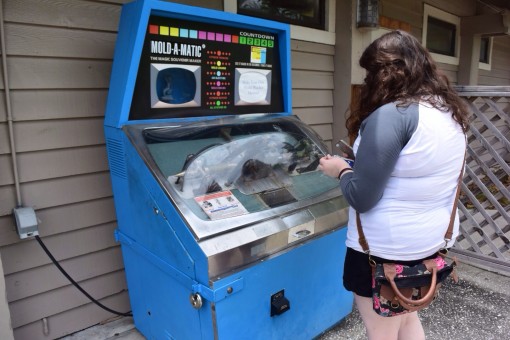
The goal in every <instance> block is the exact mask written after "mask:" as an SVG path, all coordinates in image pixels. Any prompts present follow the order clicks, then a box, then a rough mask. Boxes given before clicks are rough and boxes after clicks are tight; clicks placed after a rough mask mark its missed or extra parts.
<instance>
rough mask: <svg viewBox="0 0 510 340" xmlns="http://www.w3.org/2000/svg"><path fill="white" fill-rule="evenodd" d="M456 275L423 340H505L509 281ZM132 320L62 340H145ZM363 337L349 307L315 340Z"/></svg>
mask: <svg viewBox="0 0 510 340" xmlns="http://www.w3.org/2000/svg"><path fill="white" fill-rule="evenodd" d="M457 271H458V274H459V282H458V283H457V284H455V283H453V282H452V281H451V280H448V281H447V282H446V283H445V284H443V287H442V288H441V293H440V296H439V297H438V298H437V299H436V301H434V303H433V304H432V305H431V306H430V307H428V308H427V309H425V310H423V311H421V312H419V315H420V318H421V320H422V323H423V327H424V329H425V334H426V337H427V340H510V277H509V276H504V275H500V274H496V273H492V272H489V271H486V270H483V269H479V268H476V267H472V266H470V265H467V264H464V263H462V264H461V265H460V266H459V267H458V269H457ZM132 321H133V320H132V319H131V318H122V319H118V320H115V321H112V322H109V323H106V324H104V325H98V326H94V327H91V328H89V329H86V330H84V331H81V332H78V333H75V334H73V335H70V336H67V337H65V338H63V339H65V340H113V339H122V340H144V339H145V337H143V335H141V334H140V333H139V332H138V331H137V330H136V328H134V325H133V322H132ZM365 339H367V337H366V335H365V329H364V327H363V324H362V322H361V319H360V317H359V314H358V312H357V310H356V309H354V310H353V312H352V313H351V314H350V315H349V316H347V317H346V318H345V319H344V320H342V321H341V322H340V323H339V324H337V325H336V326H335V327H333V328H332V329H330V330H328V331H327V332H325V333H324V334H322V335H321V336H319V337H317V338H316V339H315V340H365ZM191 340H193V339H191ZM282 340H285V339H282ZM410 340H412V339H410Z"/></svg>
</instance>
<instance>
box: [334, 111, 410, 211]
mask: <svg viewBox="0 0 510 340" xmlns="http://www.w3.org/2000/svg"><path fill="white" fill-rule="evenodd" d="M418 110H419V106H418V104H412V105H410V106H409V107H407V108H406V107H397V106H396V104H395V103H390V104H386V105H383V106H381V107H380V108H378V109H377V110H376V111H374V112H373V113H372V114H371V115H370V116H369V117H368V118H366V119H365V120H364V121H363V123H362V124H361V127H360V136H361V141H360V143H359V147H358V150H357V152H356V161H355V163H354V172H349V173H347V174H345V175H344V176H342V178H341V180H340V187H341V189H342V192H343V194H344V197H345V198H346V200H347V202H348V203H349V204H350V205H351V207H353V208H354V209H355V210H356V211H358V212H360V213H363V212H366V211H368V210H370V209H371V208H373V207H374V206H375V205H376V204H377V202H378V201H379V200H380V199H381V197H382V195H383V192H384V188H385V186H386V183H387V181H388V179H389V178H390V176H391V173H392V172H393V169H394V167H395V164H396V162H397V160H398V157H399V155H400V152H401V151H402V149H403V148H404V147H405V145H406V144H407V142H408V141H409V139H410V138H411V136H412V135H413V133H414V132H415V131H416V128H417V127H418V121H419V111H418Z"/></svg>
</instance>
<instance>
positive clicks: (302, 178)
mask: <svg viewBox="0 0 510 340" xmlns="http://www.w3.org/2000/svg"><path fill="white" fill-rule="evenodd" d="M289 34H290V33H289V27H288V25H285V24H281V23H276V22H271V21H266V20H262V19H256V18H249V17H243V16H239V15H234V14H229V13H224V12H219V11H213V10H206V9H202V8H195V7H189V6H183V5H175V4H171V3H168V2H162V1H149V0H147V1H136V2H133V3H130V4H127V5H125V6H124V7H123V10H122V15H121V20H120V28H119V34H118V40H117V45H116V49H115V58H114V63H113V70H112V78H111V85H110V92H109V95H108V101H107V112H106V117H105V134H106V143H107V150H108V158H109V165H110V170H111V176H112V185H113V192H114V198H115V205H116V211H117V218H118V229H117V230H116V237H117V239H118V240H119V241H120V243H121V247H122V253H123V256H124V263H125V270H126V277H127V283H128V289H129V296H130V302H131V307H132V310H133V315H134V321H135V325H136V327H137V328H138V329H139V330H140V331H141V332H142V333H143V334H144V335H145V336H146V337H147V338H149V339H192V340H194V339H310V338H313V337H314V336H317V335H319V334H321V333H322V332H324V331H325V330H327V329H328V328H330V327H332V326H333V325H334V324H335V323H337V322H339V321H340V320H341V319H342V318H344V317H345V316H346V315H347V314H348V313H349V312H350V311H351V309H352V297H351V294H350V293H348V292H346V291H345V290H344V289H343V287H342V267H343V259H344V256H345V255H344V253H345V245H344V241H345V234H346V229H345V224H346V220H347V203H346V202H345V200H344V199H343V197H342V195H341V192H340V190H339V188H338V181H337V180H336V179H332V178H329V177H327V176H325V175H323V174H322V172H321V171H318V170H317V166H318V160H319V158H320V157H321V156H322V155H324V154H325V153H327V149H326V147H325V145H324V144H323V142H322V141H321V139H320V138H319V137H318V136H317V135H316V134H315V133H314V132H313V131H312V130H311V129H310V128H309V127H307V126H306V125H305V124H303V123H302V122H300V120H299V119H297V118H296V117H295V116H292V114H291V82H290V73H291V71H290V38H289Z"/></svg>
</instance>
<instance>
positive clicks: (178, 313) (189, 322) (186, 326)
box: [122, 244, 210, 339]
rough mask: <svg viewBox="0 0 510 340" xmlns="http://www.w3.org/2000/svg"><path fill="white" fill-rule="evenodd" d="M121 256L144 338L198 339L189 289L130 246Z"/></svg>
mask: <svg viewBox="0 0 510 340" xmlns="http://www.w3.org/2000/svg"><path fill="white" fill-rule="evenodd" d="M122 254H123V257H124V262H125V263H129V266H127V267H126V277H127V282H128V287H129V297H130V301H131V307H132V310H133V318H134V322H135V326H136V328H137V329H138V330H139V331H140V332H141V333H142V334H143V335H144V336H145V337H146V338H147V339H201V335H200V331H201V326H200V316H199V311H198V310H196V309H194V308H193V307H192V305H191V303H190V300H189V297H190V294H191V290H190V288H189V287H185V286H184V285H183V284H182V282H179V281H178V280H175V277H172V276H171V275H169V273H168V272H167V271H164V270H162V268H161V267H159V266H157V265H156V264H155V263H154V261H151V260H150V258H148V257H147V256H140V254H139V253H137V252H136V251H135V250H134V247H131V246H130V245H127V244H122ZM162 283H164V284H162ZM202 308H204V309H205V308H207V309H210V304H209V303H208V302H207V301H205V302H204V305H203V306H202ZM209 327H210V326H209Z"/></svg>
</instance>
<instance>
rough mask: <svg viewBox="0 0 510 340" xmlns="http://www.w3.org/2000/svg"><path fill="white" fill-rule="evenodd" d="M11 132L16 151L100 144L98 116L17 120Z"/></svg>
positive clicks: (102, 138)
mask: <svg viewBox="0 0 510 340" xmlns="http://www.w3.org/2000/svg"><path fill="white" fill-rule="evenodd" d="M14 133H15V141H16V150H17V152H26V151H38V150H50V149H65V148H70V147H79V146H87V145H97V144H104V131H103V119H102V118H101V117H98V118H91V119H66V120H36V121H28V122H20V123H16V125H15V126H14ZM27 136H30V138H27Z"/></svg>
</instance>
